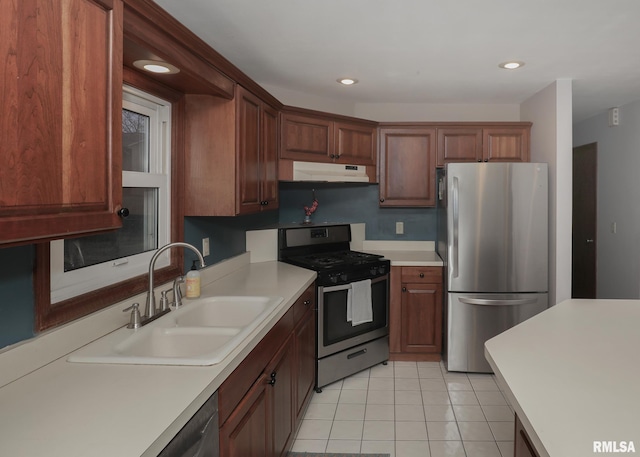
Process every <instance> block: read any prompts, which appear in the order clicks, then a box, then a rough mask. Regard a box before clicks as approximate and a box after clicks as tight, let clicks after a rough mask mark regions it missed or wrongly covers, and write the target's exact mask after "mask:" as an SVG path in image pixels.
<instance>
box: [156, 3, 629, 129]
mask: <svg viewBox="0 0 640 457" xmlns="http://www.w3.org/2000/svg"><path fill="white" fill-rule="evenodd" d="M155 1H156V2H157V3H158V4H159V5H160V6H161V7H163V8H164V9H165V10H167V11H168V12H169V13H170V14H171V15H172V16H174V17H175V18H176V19H178V20H179V21H180V22H182V23H183V24H184V25H186V26H187V27H188V28H189V29H191V30H192V31H194V32H195V33H196V34H197V35H198V36H200V37H201V38H202V39H203V40H204V41H206V42H207V43H209V44H210V45H211V47H213V48H214V49H215V50H216V51H218V52H219V53H220V54H222V55H224V56H225V57H226V58H227V59H229V60H230V61H231V62H233V64H234V65H236V66H237V67H238V68H240V69H241V70H242V71H243V72H245V73H246V74H247V75H248V76H250V77H251V78H252V79H253V80H255V81H256V82H258V83H260V84H266V85H271V86H276V87H282V88H286V89H288V90H293V91H297V92H303V93H306V94H312V95H316V96H320V97H327V98H332V99H340V100H343V101H344V100H350V101H353V102H354V103H439V104H440V103H451V104H458V103H464V104H519V103H521V102H522V101H524V100H526V99H527V98H529V97H530V96H531V95H533V94H535V93H536V92H538V91H539V90H541V89H543V88H544V87H546V86H548V85H549V84H550V83H552V82H553V81H555V80H556V79H562V78H569V79H572V80H573V117H574V122H579V121H581V120H584V119H586V118H589V117H591V116H594V115H596V114H598V113H600V112H602V111H605V110H607V109H608V108H610V107H612V106H620V105H623V104H625V103H628V102H631V101H635V100H639V99H640V52H639V50H638V47H639V46H640V24H639V21H640V1H639V0H528V1H524V0H483V1H480V0H155ZM507 60H521V61H524V62H526V65H525V66H524V67H522V68H521V69H519V70H515V71H507V70H503V69H500V68H498V64H499V63H500V62H504V61H507ZM345 76H349V77H352V78H357V79H358V80H359V81H360V82H359V84H357V85H355V86H351V87H348V88H347V87H343V86H340V85H339V84H338V83H336V79H337V78H340V77H345Z"/></svg>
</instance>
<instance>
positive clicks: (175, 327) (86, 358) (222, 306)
mask: <svg viewBox="0 0 640 457" xmlns="http://www.w3.org/2000/svg"><path fill="white" fill-rule="evenodd" d="M282 300H283V298H282V297H241V296H237V297H236V296H233V297H209V298H203V299H200V300H197V301H192V302H186V303H185V304H184V305H183V307H182V308H180V309H179V310H176V311H172V312H170V313H169V314H167V315H165V316H162V317H161V318H159V319H157V320H156V321H154V322H151V323H150V324H148V325H146V326H144V327H142V328H139V329H137V330H130V329H127V328H121V329H119V330H116V331H115V332H113V333H110V334H109V335H107V336H105V337H103V338H100V339H98V340H96V341H94V342H93V343H91V344H88V345H87V346H85V347H83V348H81V349H79V350H77V351H75V352H74V353H72V354H71V355H70V356H69V357H68V359H67V360H68V361H69V362H80V363H120V364H137V365H215V364H217V363H220V362H221V361H222V360H224V358H225V357H227V356H228V355H229V354H230V353H231V352H232V351H233V350H234V349H235V348H236V347H237V346H238V345H239V344H240V343H241V342H242V341H243V340H244V339H245V338H246V337H247V336H248V335H249V334H250V333H251V332H252V331H253V330H255V328H256V327H258V325H260V323H261V322H263V321H264V319H265V318H267V316H268V315H269V314H271V312H272V311H273V310H274V309H275V308H276V307H277V306H278V305H279V304H280V303H282Z"/></svg>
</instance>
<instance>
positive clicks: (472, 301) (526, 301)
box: [458, 297, 538, 306]
mask: <svg viewBox="0 0 640 457" xmlns="http://www.w3.org/2000/svg"><path fill="white" fill-rule="evenodd" d="M458 300H460V301H461V302H462V303H465V304H467V305H481V306H522V305H533V304H535V303H537V302H538V299H537V298H520V299H513V300H490V299H487V298H463V297H460V298H459V299H458Z"/></svg>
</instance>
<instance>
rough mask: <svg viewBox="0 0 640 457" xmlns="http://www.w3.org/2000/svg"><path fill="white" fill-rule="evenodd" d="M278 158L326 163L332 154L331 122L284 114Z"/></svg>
mask: <svg viewBox="0 0 640 457" xmlns="http://www.w3.org/2000/svg"><path fill="white" fill-rule="evenodd" d="M281 129H282V133H281V142H282V145H281V148H280V157H281V158H283V159H293V160H307V161H311V162H315V161H317V162H326V161H328V159H329V155H331V154H333V122H331V121H329V120H325V119H319V118H313V117H308V116H300V115H296V114H290V113H284V114H283V115H282V124H281Z"/></svg>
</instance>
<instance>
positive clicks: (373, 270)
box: [369, 267, 378, 275]
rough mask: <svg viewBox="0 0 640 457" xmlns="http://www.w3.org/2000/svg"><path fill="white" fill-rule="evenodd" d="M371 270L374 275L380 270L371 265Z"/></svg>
mask: <svg viewBox="0 0 640 457" xmlns="http://www.w3.org/2000/svg"><path fill="white" fill-rule="evenodd" d="M369 272H370V273H371V274H372V275H375V274H376V273H377V272H378V271H377V269H376V267H371V268H370V269H369Z"/></svg>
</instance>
